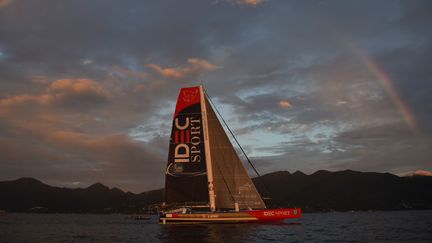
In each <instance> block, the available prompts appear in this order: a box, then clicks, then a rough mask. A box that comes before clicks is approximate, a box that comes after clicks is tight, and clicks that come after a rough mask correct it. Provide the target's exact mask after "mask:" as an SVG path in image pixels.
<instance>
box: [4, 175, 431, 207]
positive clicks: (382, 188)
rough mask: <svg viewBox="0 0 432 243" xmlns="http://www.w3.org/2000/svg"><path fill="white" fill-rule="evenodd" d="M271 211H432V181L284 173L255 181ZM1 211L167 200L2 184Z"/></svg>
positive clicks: (21, 182) (23, 182) (98, 189)
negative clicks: (291, 208) (295, 208)
mask: <svg viewBox="0 0 432 243" xmlns="http://www.w3.org/2000/svg"><path fill="white" fill-rule="evenodd" d="M253 181H254V183H255V185H256V186H257V188H258V190H259V191H260V193H261V195H262V196H263V197H264V198H271V200H265V201H266V204H267V205H268V206H269V207H293V206H295V207H301V208H302V209H303V211H305V212H314V211H350V210H401V209H432V194H431V193H430V188H432V177H430V176H412V177H399V176H395V175H392V174H389V173H374V172H357V171H351V170H345V171H338V172H329V171H324V170H320V171H317V172H315V173H314V174H311V175H306V174H304V173H302V172H299V171H297V172H295V173H293V174H291V173H289V172H287V171H279V172H274V173H270V174H266V175H263V176H261V177H258V178H254V179H253ZM0 197H1V200H0V209H3V210H7V211H9V212H49V213H138V212H140V211H143V210H145V209H147V207H148V206H149V205H152V204H156V203H161V202H162V201H163V189H159V190H153V191H148V192H143V193H140V194H134V193H131V192H123V191H122V190H120V189H118V188H111V189H110V188H108V187H106V186H105V185H103V184H101V183H95V184H93V185H91V186H89V187H87V188H77V189H71V188H60V187H53V186H49V185H46V184H44V183H42V182H41V181H38V180H36V179H33V178H20V179H17V180H14V181H3V182H0Z"/></svg>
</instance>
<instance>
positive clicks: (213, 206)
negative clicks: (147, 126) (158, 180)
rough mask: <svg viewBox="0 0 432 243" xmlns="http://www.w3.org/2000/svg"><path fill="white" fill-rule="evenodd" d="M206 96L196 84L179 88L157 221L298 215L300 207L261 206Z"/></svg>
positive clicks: (273, 218)
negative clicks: (274, 207) (162, 198)
mask: <svg viewBox="0 0 432 243" xmlns="http://www.w3.org/2000/svg"><path fill="white" fill-rule="evenodd" d="M209 101H211V99H210V98H209V97H208V95H207V94H206V93H205V91H204V89H203V87H202V86H196V87H188V88H182V89H181V90H180V94H179V97H178V100H177V105H176V109H175V112H174V117H173V125H172V131H171V137H170V145H169V154H168V163H167V167H166V171H165V202H164V203H163V205H162V207H161V208H160V209H159V221H160V223H162V224H166V223H180V222H182V223H184V222H189V223H191V222H195V223H196V222H202V223H212V222H218V223H234V222H263V221H264V222H269V221H282V220H284V219H288V218H299V217H301V209H300V208H278V209H267V208H266V205H265V204H264V201H263V200H262V198H261V196H260V195H259V193H258V191H257V189H256V188H255V186H254V184H253V182H252V180H251V178H250V177H249V175H248V173H247V172H246V169H245V168H244V166H243V164H242V162H241V160H240V158H239V156H238V154H237V153H236V150H235V149H234V147H233V145H232V144H231V142H230V140H229V138H228V136H227V134H226V132H225V130H224V128H223V126H222V124H221V123H220V121H219V119H218V117H217V115H216V113H215V112H214V109H213V108H212V105H211V104H210V103H211V102H209Z"/></svg>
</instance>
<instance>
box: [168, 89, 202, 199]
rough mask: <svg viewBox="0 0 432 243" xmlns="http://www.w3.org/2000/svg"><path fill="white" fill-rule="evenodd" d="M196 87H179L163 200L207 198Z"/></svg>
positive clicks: (197, 90)
mask: <svg viewBox="0 0 432 243" xmlns="http://www.w3.org/2000/svg"><path fill="white" fill-rule="evenodd" d="M201 105H202V104H201V92H200V88H199V87H191V88H182V89H181V90H180V94H179V97H178V100H177V105H176V109H175V112H174V117H173V124H172V131H171V138H170V145H169V152H168V163H167V168H166V171H165V174H166V176H165V202H166V203H186V202H204V203H207V202H208V201H209V196H208V195H209V194H208V187H207V174H206V172H207V168H206V157H205V151H204V149H205V148H204V142H203V141H204V137H203V135H204V134H203V126H202V112H201Z"/></svg>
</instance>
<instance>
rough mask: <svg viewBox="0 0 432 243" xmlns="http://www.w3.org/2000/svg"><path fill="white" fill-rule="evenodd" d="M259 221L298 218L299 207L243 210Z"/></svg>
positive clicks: (299, 214) (299, 215)
mask: <svg viewBox="0 0 432 243" xmlns="http://www.w3.org/2000/svg"><path fill="white" fill-rule="evenodd" d="M245 212H246V213H248V214H249V215H250V216H253V217H255V218H257V219H258V220H259V221H279V220H284V219H290V218H300V217H301V214H302V213H301V208H278V209H262V210H250V211H245Z"/></svg>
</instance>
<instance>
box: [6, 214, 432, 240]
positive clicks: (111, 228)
mask: <svg viewBox="0 0 432 243" xmlns="http://www.w3.org/2000/svg"><path fill="white" fill-rule="evenodd" d="M0 242H432V211H431V210H426V211H385V212H343V213H342V212H330V213H304V214H303V217H302V218H301V219H295V220H287V221H285V222H283V223H273V224H270V223H265V224H261V223H240V224H169V225H168V224H167V225H161V224H159V223H158V219H157V216H156V215H155V216H151V218H150V219H149V220H136V219H134V218H132V217H130V216H127V215H91V214H20V213H8V214H6V215H3V216H0Z"/></svg>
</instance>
